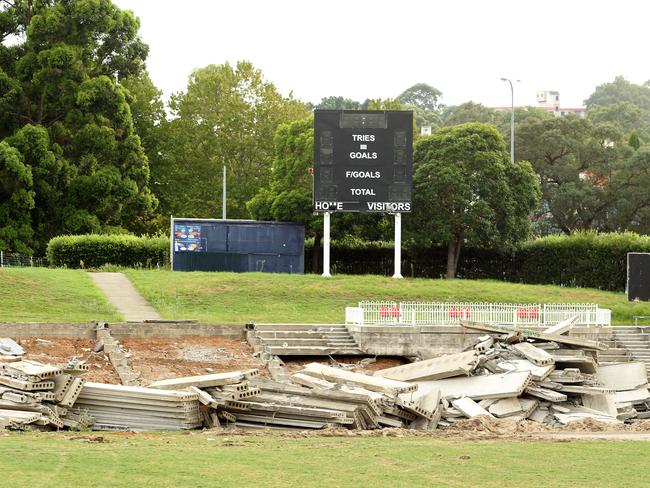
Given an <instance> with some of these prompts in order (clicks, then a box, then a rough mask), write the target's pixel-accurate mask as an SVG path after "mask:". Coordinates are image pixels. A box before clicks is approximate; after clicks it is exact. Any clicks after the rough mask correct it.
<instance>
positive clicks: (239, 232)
mask: <svg viewBox="0 0 650 488" xmlns="http://www.w3.org/2000/svg"><path fill="white" fill-rule="evenodd" d="M170 251H171V262H172V270H174V271H236V272H245V271H261V272H267V273H297V274H302V273H304V269H305V263H304V259H305V258H304V255H305V228H304V227H303V226H302V225H300V224H294V223H290V222H259V221H255V220H217V219H186V218H182V219H181V218H174V219H172V235H171V250H170Z"/></svg>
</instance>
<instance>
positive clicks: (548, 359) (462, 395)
mask: <svg viewBox="0 0 650 488" xmlns="http://www.w3.org/2000/svg"><path fill="white" fill-rule="evenodd" d="M574 322H575V318H574V317H572V318H571V319H569V320H566V321H564V322H562V323H560V324H558V325H557V326H555V327H554V328H551V329H550V330H548V329H547V330H546V331H544V332H537V331H531V330H525V329H518V330H513V329H512V328H504V327H499V326H493V325H490V326H486V325H484V324H479V323H475V322H471V323H470V322H465V321H461V324H462V325H463V326H465V327H467V328H471V329H473V330H479V331H483V332H488V333H489V334H488V336H480V337H478V338H477V339H476V341H475V342H474V344H473V345H469V346H468V347H467V348H466V351H465V352H464V353H460V354H468V355H469V357H471V355H472V354H474V355H475V361H474V362H472V366H471V367H467V366H468V364H469V361H468V363H466V367H465V368H458V369H457V370H456V371H455V372H454V373H453V374H452V373H450V374H449V375H448V377H446V378H442V377H439V378H437V379H427V380H418V379H410V378H409V379H407V378H408V377H407V376H401V377H398V376H395V377H394V379H398V378H399V379H407V381H409V382H414V383H416V384H417V385H418V390H417V391H416V392H415V393H412V394H416V393H417V392H419V391H429V390H431V389H437V390H439V391H440V395H441V404H442V406H443V408H442V409H441V417H440V419H439V423H438V425H439V426H451V425H453V424H454V423H456V422H458V421H461V420H463V419H465V418H468V417H470V418H471V417H474V416H476V415H480V414H479V412H481V411H483V412H485V413H482V415H489V416H494V417H497V418H500V419H510V420H523V419H528V420H533V421H535V422H540V423H543V424H545V425H547V426H550V427H562V426H565V425H567V424H570V423H571V422H573V421H577V420H585V419H591V420H594V421H604V422H608V423H613V424H616V423H621V422H622V421H625V422H627V423H634V422H636V421H640V420H642V419H645V418H650V390H648V378H647V372H646V370H645V365H644V363H622V364H607V365H602V366H601V365H599V364H598V361H597V351H599V350H604V349H606V346H604V345H603V344H600V343H598V342H595V341H591V340H586V339H581V338H577V337H573V336H570V335H567V334H568V333H570V329H571V325H572V324H573V323H574ZM450 357H456V358H459V357H461V356H460V355H459V354H457V355H449V356H443V357H441V358H435V359H437V360H438V362H437V363H435V362H434V361H435V359H434V360H428V361H430V362H431V363H430V364H436V365H440V364H450V363H451V364H452V365H453V366H457V364H456V363H453V362H452V361H450ZM420 363H425V362H424V361H421V362H420ZM420 363H414V364H409V365H406V366H402V367H397V368H390V369H387V370H383V371H382V370H380V371H377V372H376V373H375V375H376V376H385V375H386V374H388V375H390V374H392V372H397V373H401V374H404V372H405V371H409V370H410V371H417V372H418V373H419V372H420V371H422V370H424V369H425V368H418V364H420ZM400 368H401V369H400ZM447 371H449V372H451V371H453V367H449V368H448V369H447Z"/></svg>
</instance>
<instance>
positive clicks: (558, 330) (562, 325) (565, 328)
mask: <svg viewBox="0 0 650 488" xmlns="http://www.w3.org/2000/svg"><path fill="white" fill-rule="evenodd" d="M577 321H578V316H577V315H574V316H573V317H570V318H568V319H566V320H562V321H560V322H558V323H557V324H555V325H553V326H551V327H549V328H548V329H544V331H543V332H544V334H558V335H562V334H567V333H568V332H569V331H570V330H571V329H572V328H573V326H574V325H575V323H576V322H577Z"/></svg>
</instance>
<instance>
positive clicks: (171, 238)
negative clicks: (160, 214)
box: [169, 215, 174, 271]
mask: <svg viewBox="0 0 650 488" xmlns="http://www.w3.org/2000/svg"><path fill="white" fill-rule="evenodd" d="M169 228H170V232H169V267H170V268H171V270H172V271H174V216H173V215H170V216H169Z"/></svg>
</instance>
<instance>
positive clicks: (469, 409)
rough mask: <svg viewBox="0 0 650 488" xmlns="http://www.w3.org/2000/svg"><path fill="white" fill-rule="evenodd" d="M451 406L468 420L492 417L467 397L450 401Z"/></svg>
mask: <svg viewBox="0 0 650 488" xmlns="http://www.w3.org/2000/svg"><path fill="white" fill-rule="evenodd" d="M451 404H452V405H453V406H454V408H456V409H458V410H460V412H462V414H463V415H465V416H466V417H468V418H472V417H478V416H479V415H487V416H488V417H494V416H493V415H492V414H491V413H490V412H488V411H487V410H485V409H484V408H483V407H481V406H480V405H479V404H478V403H476V402H475V401H474V400H472V399H471V398H468V397H462V398H457V399H455V400H452V402H451Z"/></svg>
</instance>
